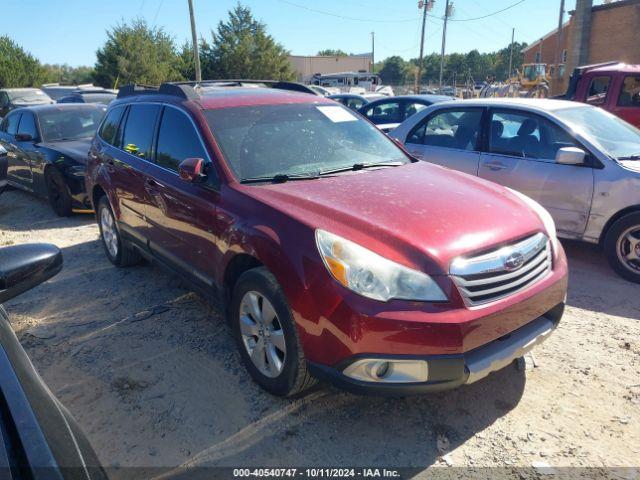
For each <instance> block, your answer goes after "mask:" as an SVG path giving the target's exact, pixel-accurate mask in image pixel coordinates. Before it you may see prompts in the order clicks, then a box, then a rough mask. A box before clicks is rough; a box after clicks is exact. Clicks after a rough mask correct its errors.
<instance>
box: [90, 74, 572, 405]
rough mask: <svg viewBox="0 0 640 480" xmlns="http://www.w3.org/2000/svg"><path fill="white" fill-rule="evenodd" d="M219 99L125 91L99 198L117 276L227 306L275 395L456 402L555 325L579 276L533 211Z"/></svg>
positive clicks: (336, 111)
mask: <svg viewBox="0 0 640 480" xmlns="http://www.w3.org/2000/svg"><path fill="white" fill-rule="evenodd" d="M209 85H211V86H212V87H213V88H209V87H208V86H209ZM219 85H220V82H215V81H213V82H211V83H210V84H209V83H207V82H206V81H205V82H202V83H201V84H199V86H198V88H197V89H194V88H193V87H192V85H191V84H185V83H180V84H163V85H162V86H160V88H159V89H158V90H150V89H146V88H145V89H143V88H140V87H134V86H127V87H124V88H122V89H121V90H120V93H119V95H118V99H117V100H116V101H114V102H113V103H112V104H111V105H110V106H109V110H108V112H107V115H106V117H105V120H104V122H103V123H102V125H101V126H100V128H99V130H98V133H97V135H96V138H95V140H94V143H93V145H92V148H91V152H90V155H89V162H88V166H87V191H88V192H90V194H91V198H92V201H93V205H94V206H95V211H96V216H97V220H98V224H99V226H100V234H101V238H102V243H103V245H104V248H105V252H106V255H107V257H108V258H109V260H110V261H111V262H112V263H113V264H114V265H116V266H119V267H124V266H128V265H132V264H135V263H136V262H137V261H139V260H140V258H141V257H144V258H147V259H150V260H154V261H156V262H158V263H159V264H161V265H164V266H166V267H167V268H169V269H170V271H173V272H175V273H177V274H179V275H181V276H182V277H183V278H185V280H187V281H188V282H190V284H191V285H192V286H193V288H194V289H195V290H197V291H199V292H200V293H201V294H202V295H203V296H204V297H205V298H209V299H211V300H214V299H219V300H221V301H223V302H225V303H226V304H227V305H228V307H229V308H228V312H229V321H230V324H231V326H232V328H233V331H234V335H235V337H236V340H237V344H238V348H239V349H240V352H241V356H242V358H243V361H244V363H245V365H246V368H247V370H248V371H249V373H250V374H251V376H252V377H253V378H254V379H255V381H256V382H257V383H258V384H260V385H261V386H262V387H264V388H265V389H267V390H268V391H270V392H272V393H275V394H278V395H293V394H295V393H297V392H300V391H302V390H303V389H305V388H306V387H308V386H309V385H310V384H312V383H313V381H314V380H313V379H314V377H320V378H325V379H329V380H331V381H332V382H334V383H336V384H337V385H341V386H343V387H345V388H350V389H353V390H356V391H363V392H371V391H373V392H380V393H389V394H393V393H400V392H403V393H406V392H421V391H429V390H440V389H445V388H452V387H456V386H458V385H461V384H464V383H470V382H473V381H476V380H478V379H480V378H483V377H484V376H486V375H488V374H489V373H490V372H492V371H495V370H497V369H500V368H502V367H504V366H506V365H507V364H509V363H510V362H511V361H512V360H514V359H515V358H516V357H520V356H521V355H523V354H524V352H526V351H527V350H528V349H529V348H531V347H532V346H533V345H534V344H536V343H537V342H539V341H541V340H542V339H544V338H546V337H547V336H548V335H549V333H550V332H551V331H552V330H553V328H554V327H555V326H556V325H557V322H558V321H559V320H560V317H561V315H562V311H563V306H564V298H565V294H566V287H567V263H566V258H565V255H564V252H563V250H562V247H561V246H560V244H559V243H558V242H557V240H556V234H555V228H554V225H553V221H552V220H551V217H550V216H549V214H548V213H547V212H546V211H545V210H544V209H543V208H542V207H540V205H538V204H537V203H536V202H534V201H532V200H531V199H529V198H527V197H525V196H523V195H522V194H518V193H515V192H512V191H510V190H508V189H505V188H503V187H501V186H499V185H495V184H492V183H490V182H485V181H482V180H479V179H475V178H472V177H470V176H468V175H463V174H461V173H458V172H454V171H452V170H448V169H443V168H440V167H436V166H433V165H430V164H428V163H424V162H417V161H415V160H414V159H412V158H411V157H409V156H408V155H407V153H406V152H405V151H404V150H403V149H401V148H400V147H399V146H398V145H397V144H396V143H395V142H394V141H392V140H391V139H390V138H388V137H387V136H386V135H384V134H382V133H381V132H380V131H379V130H378V129H377V128H375V127H374V126H373V125H371V124H370V123H369V122H367V121H366V120H365V119H363V118H362V117H360V116H359V115H356V114H354V113H352V112H351V111H350V110H348V109H347V108H345V107H343V106H341V105H337V104H336V103H335V102H333V101H332V100H329V99H326V100H319V99H318V97H312V96H310V95H306V94H301V93H298V92H293V91H291V92H287V91H283V90H276V89H269V88H262V89H257V88H237V87H231V88H226V89H225V88H220V86H219ZM463 198H464V199H465V202H463V201H462V199H463Z"/></svg>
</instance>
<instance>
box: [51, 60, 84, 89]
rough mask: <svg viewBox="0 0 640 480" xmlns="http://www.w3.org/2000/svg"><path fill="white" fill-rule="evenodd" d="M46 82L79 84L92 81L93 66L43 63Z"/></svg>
mask: <svg viewBox="0 0 640 480" xmlns="http://www.w3.org/2000/svg"><path fill="white" fill-rule="evenodd" d="M43 67H44V70H45V72H46V83H60V84H63V85H79V84H82V83H91V82H92V81H93V67H84V66H83V67H71V66H69V65H67V64H63V65H49V64H45V65H44V66H43Z"/></svg>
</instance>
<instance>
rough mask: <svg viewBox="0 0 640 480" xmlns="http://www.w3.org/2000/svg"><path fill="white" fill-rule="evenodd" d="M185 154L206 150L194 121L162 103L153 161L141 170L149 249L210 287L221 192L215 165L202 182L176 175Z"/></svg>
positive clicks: (201, 153)
mask: <svg viewBox="0 0 640 480" xmlns="http://www.w3.org/2000/svg"><path fill="white" fill-rule="evenodd" d="M186 158H201V159H203V160H204V161H205V162H206V163H207V164H209V165H210V164H211V159H210V158H209V155H208V154H207V151H206V148H205V146H204V142H203V141H202V139H201V137H200V134H199V132H198V130H197V127H196V125H195V124H194V122H193V121H192V119H191V117H190V116H189V115H188V114H187V113H186V112H185V111H183V110H181V109H179V108H177V107H174V106H170V105H167V106H165V107H164V109H163V112H162V117H161V120H160V125H159V127H158V135H157V140H156V154H155V163H152V164H150V165H149V168H148V169H147V170H146V172H145V188H146V191H147V194H148V195H149V197H150V199H151V202H150V204H149V207H148V208H147V221H148V225H149V247H150V249H151V251H152V252H153V253H154V255H156V256H158V257H160V258H162V259H164V260H165V261H166V262H168V263H170V264H171V265H172V266H174V267H177V268H178V269H179V270H181V271H182V272H183V273H186V274H188V275H189V276H191V277H192V278H195V279H197V280H198V281H199V283H201V284H202V286H204V287H213V286H214V285H215V283H214V273H215V263H216V259H217V258H219V252H217V251H216V249H217V248H218V247H217V246H216V245H217V242H216V236H215V235H214V228H213V227H214V225H215V222H216V204H217V203H218V200H219V193H218V191H217V190H216V189H215V188H214V185H215V183H216V181H215V173H214V169H213V168H209V172H210V173H209V177H208V179H207V181H206V182H202V183H190V182H187V181H185V180H183V179H181V178H180V176H179V175H178V165H179V164H180V163H181V162H182V161H183V160H185V159H186Z"/></svg>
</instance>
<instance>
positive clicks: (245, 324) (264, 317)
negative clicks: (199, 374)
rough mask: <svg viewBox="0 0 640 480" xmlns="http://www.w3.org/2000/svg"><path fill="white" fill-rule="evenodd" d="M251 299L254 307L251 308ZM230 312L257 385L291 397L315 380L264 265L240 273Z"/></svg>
mask: <svg viewBox="0 0 640 480" xmlns="http://www.w3.org/2000/svg"><path fill="white" fill-rule="evenodd" d="M253 302H255V305H256V306H257V308H256V309H252V308H251V307H252V306H253V305H254V303H253ZM230 311H231V326H232V328H233V333H234V336H235V338H236V343H237V345H238V349H239V350H240V355H241V357H242V361H243V362H244V365H245V367H246V369H247V370H248V372H249V374H250V375H251V377H252V378H253V379H254V380H255V382H256V383H257V384H258V385H260V386H261V387H262V388H264V389H265V390H267V391H268V392H270V393H272V394H274V395H278V396H281V397H291V396H293V395H297V394H299V393H300V392H302V391H304V390H306V389H308V388H309V387H311V386H312V385H314V384H315V383H316V380H315V379H314V378H313V377H312V376H311V375H310V374H309V371H308V369H307V362H306V360H305V358H304V352H303V351H302V346H301V344H300V339H299V337H298V332H297V330H296V325H295V322H294V321H293V317H292V315H291V310H290V308H289V305H288V303H287V299H286V297H285V295H284V292H283V291H282V288H281V287H280V285H279V284H278V282H277V280H276V279H275V277H274V276H273V275H272V274H271V273H270V272H269V271H268V270H267V269H266V268H264V267H259V268H254V269H252V270H248V271H246V272H245V273H243V274H242V275H241V276H240V278H239V279H238V281H237V283H236V285H235V287H234V289H233V296H232V300H231V309H230Z"/></svg>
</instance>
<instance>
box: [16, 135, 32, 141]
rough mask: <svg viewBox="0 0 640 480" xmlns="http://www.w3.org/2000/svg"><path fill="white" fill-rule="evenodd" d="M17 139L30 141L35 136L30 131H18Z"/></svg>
mask: <svg viewBox="0 0 640 480" xmlns="http://www.w3.org/2000/svg"><path fill="white" fill-rule="evenodd" d="M15 138H16V141H18V142H30V141H31V140H33V137H32V136H31V134H29V133H16V137H15Z"/></svg>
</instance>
